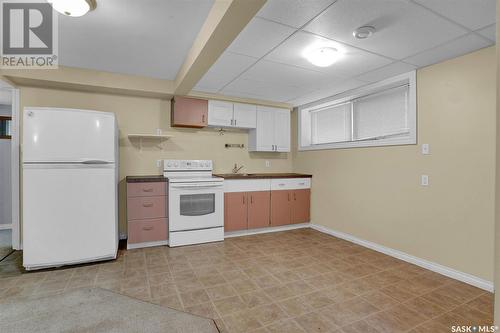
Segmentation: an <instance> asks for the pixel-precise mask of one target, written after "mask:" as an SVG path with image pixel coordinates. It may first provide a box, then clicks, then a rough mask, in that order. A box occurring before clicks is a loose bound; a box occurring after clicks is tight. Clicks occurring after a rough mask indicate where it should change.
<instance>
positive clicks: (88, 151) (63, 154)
mask: <svg viewBox="0 0 500 333" xmlns="http://www.w3.org/2000/svg"><path fill="white" fill-rule="evenodd" d="M115 133H116V129H115V116H114V114H113V113H109V112H98V111H88V110H76V109H56V108H29V107H27V108H25V109H24V123H23V140H24V141H23V161H24V162H35V163H36V162H83V161H86V160H92V161H107V162H114V161H115V140H116V139H115Z"/></svg>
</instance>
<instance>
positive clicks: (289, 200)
mask: <svg viewBox="0 0 500 333" xmlns="http://www.w3.org/2000/svg"><path fill="white" fill-rule="evenodd" d="M288 201H290V193H288Z"/></svg>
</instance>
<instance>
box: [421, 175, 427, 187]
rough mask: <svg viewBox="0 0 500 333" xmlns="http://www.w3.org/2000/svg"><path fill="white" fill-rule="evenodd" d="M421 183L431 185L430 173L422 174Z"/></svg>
mask: <svg viewBox="0 0 500 333" xmlns="http://www.w3.org/2000/svg"><path fill="white" fill-rule="evenodd" d="M420 185H422V186H429V176H428V175H422V176H420Z"/></svg>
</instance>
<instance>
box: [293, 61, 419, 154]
mask: <svg viewBox="0 0 500 333" xmlns="http://www.w3.org/2000/svg"><path fill="white" fill-rule="evenodd" d="M402 85H408V127H409V134H408V135H407V136H404V137H393V138H390V137H389V138H381V139H373V140H365V141H347V142H332V143H322V144H313V143H312V142H311V141H312V126H311V118H312V117H311V111H313V112H314V111H319V110H320V109H323V108H326V107H331V106H334V105H339V104H342V103H346V102H350V101H353V100H356V99H359V98H362V97H365V96H368V95H373V94H377V93H381V92H383V91H385V90H388V89H391V88H396V87H398V86H402ZM416 93H417V88H416V71H411V72H408V73H404V74H401V75H398V76H394V77H392V78H389V79H386V80H382V81H379V82H376V83H373V84H368V85H366V86H363V87H360V88H356V89H353V90H349V91H346V92H343V93H341V94H337V95H334V96H331V97H327V98H324V99H321V100H319V101H316V102H312V103H308V104H305V105H302V106H300V107H298V108H297V115H298V126H297V127H298V136H297V141H298V142H297V147H298V150H299V151H307V150H323V149H345V148H358V147H380V146H401V145H415V144H417V95H416ZM306 126H307V127H306ZM351 126H354V124H353V122H352V120H351Z"/></svg>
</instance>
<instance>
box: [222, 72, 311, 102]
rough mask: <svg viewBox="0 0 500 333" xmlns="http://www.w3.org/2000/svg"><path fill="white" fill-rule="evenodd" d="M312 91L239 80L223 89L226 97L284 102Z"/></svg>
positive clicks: (283, 85) (290, 86)
mask: <svg viewBox="0 0 500 333" xmlns="http://www.w3.org/2000/svg"><path fill="white" fill-rule="evenodd" d="M310 91H312V90H308V89H305V88H302V87H297V86H292V85H287V84H284V83H281V84H276V83H270V82H263V81H255V80H248V79H243V78H238V79H236V80H234V81H233V82H231V83H230V84H229V85H227V86H226V87H224V89H222V91H221V92H222V93H223V94H225V95H232V96H238V97H251V98H260V99H266V100H271V101H276V102H284V101H287V100H289V99H292V98H295V97H297V96H300V95H302V94H305V93H307V92H310Z"/></svg>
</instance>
